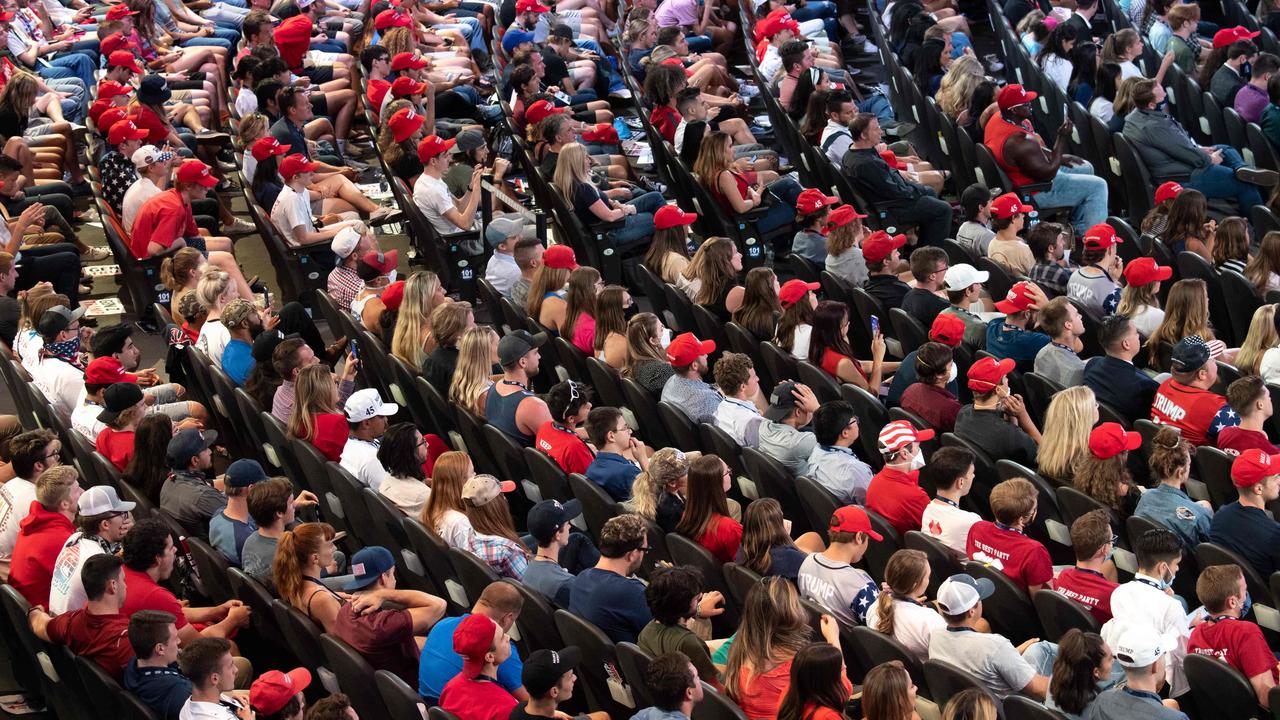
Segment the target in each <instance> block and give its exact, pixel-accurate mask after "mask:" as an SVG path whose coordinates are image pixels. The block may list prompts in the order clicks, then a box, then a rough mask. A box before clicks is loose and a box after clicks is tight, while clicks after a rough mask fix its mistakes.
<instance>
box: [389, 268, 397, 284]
mask: <svg viewBox="0 0 1280 720" xmlns="http://www.w3.org/2000/svg"><path fill="white" fill-rule="evenodd" d="M395 281H396V271H395V270H392V271H391V272H389V273H387V284H388V285H390V284H391V283H393V282H395Z"/></svg>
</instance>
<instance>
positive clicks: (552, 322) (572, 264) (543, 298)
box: [526, 245, 578, 334]
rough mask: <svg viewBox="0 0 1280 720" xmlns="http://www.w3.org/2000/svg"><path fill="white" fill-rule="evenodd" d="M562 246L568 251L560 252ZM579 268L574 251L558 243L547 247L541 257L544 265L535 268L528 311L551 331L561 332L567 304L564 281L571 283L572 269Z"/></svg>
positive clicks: (530, 286)
mask: <svg viewBox="0 0 1280 720" xmlns="http://www.w3.org/2000/svg"><path fill="white" fill-rule="evenodd" d="M559 248H564V250H566V251H568V252H567V253H566V252H563V251H559V250H558V249H559ZM553 251H555V252H553ZM562 256H563V257H562ZM576 267H578V263H577V261H576V260H574V259H573V250H572V249H571V248H569V247H568V246H565V245H556V246H554V247H551V248H547V252H546V253H545V254H544V255H543V256H542V264H541V265H539V266H538V269H537V270H534V271H533V280H532V281H530V284H529V305H528V307H527V308H526V310H528V312H529V317H531V318H533V319H534V320H537V321H538V324H539V325H541V326H543V327H545V328H547V329H548V330H550V331H551V332H552V333H555V334H560V326H561V325H563V324H564V321H565V309H566V307H567V304H566V303H565V299H564V296H565V284H566V283H568V282H569V273H570V271H572V270H573V269H574V268H576Z"/></svg>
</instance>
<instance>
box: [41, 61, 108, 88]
mask: <svg viewBox="0 0 1280 720" xmlns="http://www.w3.org/2000/svg"><path fill="white" fill-rule="evenodd" d="M37 65H38V67H37V68H36V73H37V74H39V75H40V77H45V78H49V77H51V78H54V79H57V78H69V77H73V78H77V79H78V80H80V82H81V83H83V84H84V86H85V87H86V88H91V87H95V86H96V85H97V84H98V83H97V81H96V80H94V78H93V71H94V68H95V64H94V62H93V60H92V59H90V58H89V56H88V55H85V54H83V53H78V52H66V53H63V54H61V55H59V56H58V57H56V58H54V59H52V60H49V65H50V67H44V66H39V64H38V63H37ZM55 69H56V70H63V71H65V72H62V73H57V74H49V75H46V74H45V73H46V71H52V70H55Z"/></svg>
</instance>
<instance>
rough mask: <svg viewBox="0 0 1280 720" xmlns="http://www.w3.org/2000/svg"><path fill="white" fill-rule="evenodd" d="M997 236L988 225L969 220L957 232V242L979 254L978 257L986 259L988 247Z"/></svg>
mask: <svg viewBox="0 0 1280 720" xmlns="http://www.w3.org/2000/svg"><path fill="white" fill-rule="evenodd" d="M995 236H996V234H995V233H994V232H992V231H991V228H989V227H987V226H986V225H983V224H982V223H977V222H974V221H972V220H967V221H965V223H964V224H963V225H961V226H960V229H959V230H957V231H956V242H958V243H960V244H961V245H963V246H965V247H967V248H969V249H970V250H972V251H974V252H975V253H977V254H978V257H986V256H987V246H988V245H990V244H991V238H993V237H995Z"/></svg>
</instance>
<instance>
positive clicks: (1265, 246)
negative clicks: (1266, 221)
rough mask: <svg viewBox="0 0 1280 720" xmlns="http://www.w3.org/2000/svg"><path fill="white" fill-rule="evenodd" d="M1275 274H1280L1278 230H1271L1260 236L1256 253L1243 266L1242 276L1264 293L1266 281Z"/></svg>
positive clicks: (1279, 239)
mask: <svg viewBox="0 0 1280 720" xmlns="http://www.w3.org/2000/svg"><path fill="white" fill-rule="evenodd" d="M1275 274H1280V232H1276V231H1275V230H1272V231H1271V232H1269V233H1267V234H1266V235H1263V236H1262V245H1261V246H1260V247H1259V248H1258V254H1257V255H1254V256H1253V259H1252V260H1250V261H1249V264H1248V265H1246V266H1245V268H1244V276H1245V277H1247V278H1249V282H1251V283H1253V286H1254V287H1256V288H1258V292H1259V293H1265V292H1266V291H1267V283H1269V282H1270V281H1271V276H1272V275H1275Z"/></svg>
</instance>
